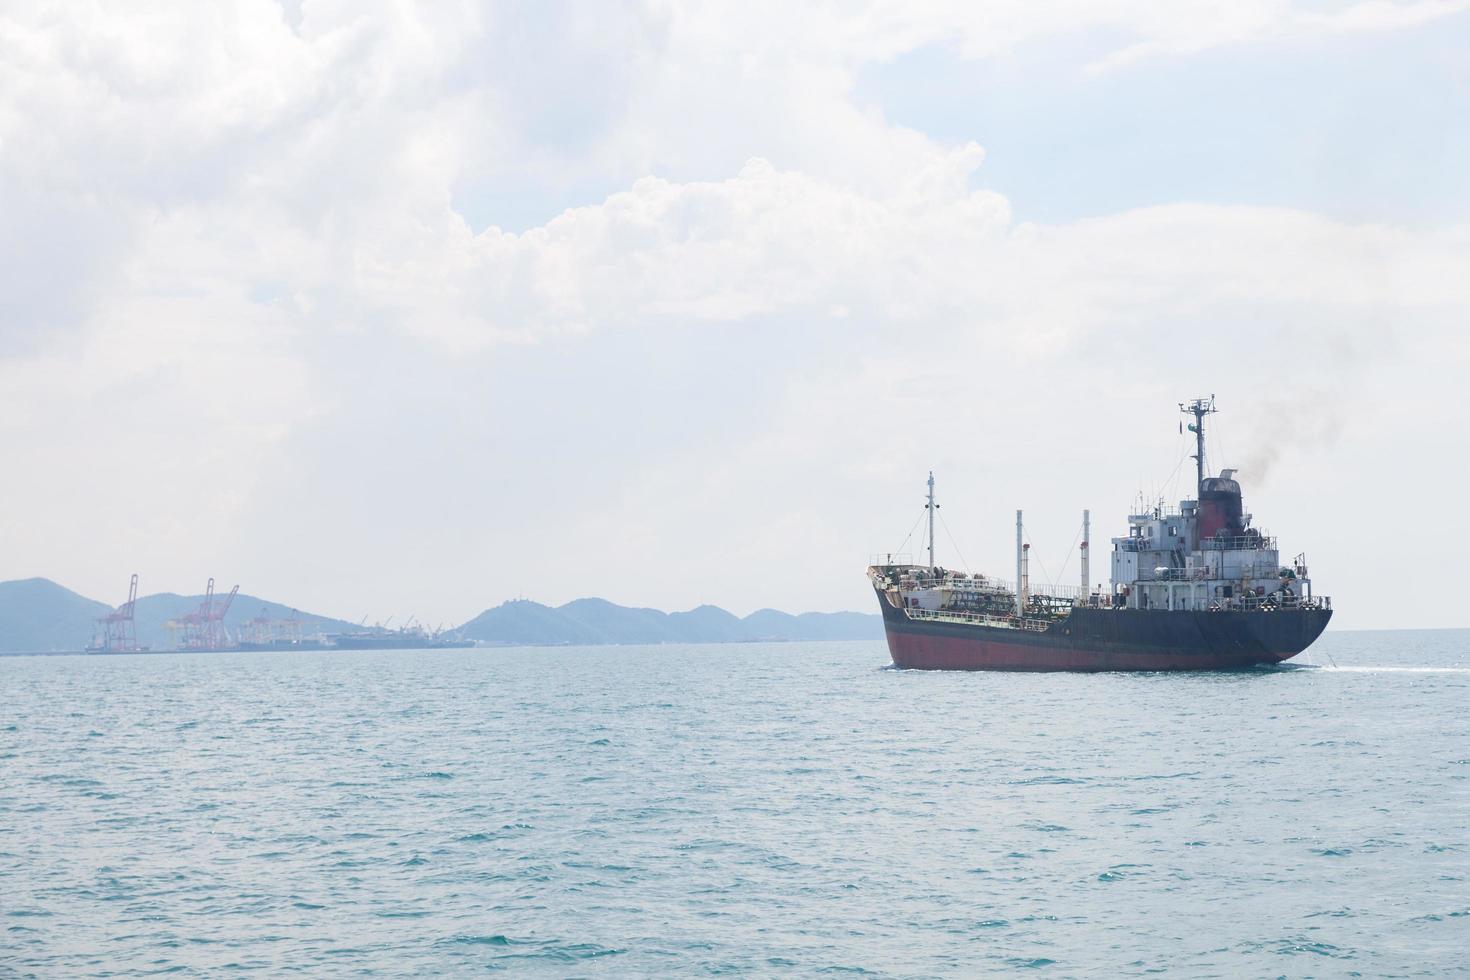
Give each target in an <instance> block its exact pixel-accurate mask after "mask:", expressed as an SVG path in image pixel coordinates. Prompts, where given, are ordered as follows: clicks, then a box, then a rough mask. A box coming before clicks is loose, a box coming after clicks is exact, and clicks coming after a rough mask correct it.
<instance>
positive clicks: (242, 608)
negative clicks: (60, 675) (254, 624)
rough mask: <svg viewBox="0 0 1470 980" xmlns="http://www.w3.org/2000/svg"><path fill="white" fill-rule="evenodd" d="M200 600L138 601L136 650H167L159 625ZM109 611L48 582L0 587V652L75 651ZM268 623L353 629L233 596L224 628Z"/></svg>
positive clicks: (169, 641) (166, 596)
mask: <svg viewBox="0 0 1470 980" xmlns="http://www.w3.org/2000/svg"><path fill="white" fill-rule="evenodd" d="M203 601H204V596H202V595H196V596H183V595H175V594H174V593H172V592H161V593H158V594H157V595H148V596H139V597H138V605H137V607H136V609H135V611H134V615H135V617H136V625H137V631H138V645H139V646H143V647H147V648H150V649H153V650H169V649H172V648H173V645H174V644H173V638H172V637H171V636H170V634H169V631H168V630H167V629H165V628H164V623H166V622H168V621H169V620H171V619H178V618H179V617H181V616H184V615H186V614H188V613H191V612H193V611H194V610H196V609H198V608H199V604H200V603H202V602H203ZM112 610H113V607H112V606H109V605H107V604H106V603H104V602H97V601H96V600H95V599H88V598H87V597H85V596H81V595H78V594H77V593H75V592H73V591H71V590H70V589H67V588H64V587H63V586H60V585H57V584H56V583H55V582H52V581H51V580H50V579H44V578H29V579H21V580H17V581H13V582H0V652H3V653H48V652H52V651H68V650H81V649H83V648H85V647H86V646H87V644H89V643H91V642H92V638H93V635H94V633H95V630H96V627H97V623H96V620H97V617H99V616H105V615H107V614H108V613H110V612H112ZM262 615H263V616H265V617H266V618H268V619H289V618H292V617H294V618H295V619H296V620H298V621H299V622H300V623H301V629H302V632H303V633H305V634H311V633H315V632H318V631H321V632H325V633H340V632H344V631H348V630H355V629H357V624H355V623H348V622H345V621H343V620H340V619H333V618H331V617H330V616H315V615H312V614H309V613H299V612H297V611H296V610H294V609H292V608H291V607H290V606H286V605H282V604H281V603H279V602H271V601H269V600H267V599H261V598H258V597H256V596H251V595H238V596H236V597H235V601H234V602H233V603H232V604H231V606H230V611H229V612H228V613H226V614H225V627H226V628H227V629H228V630H229V631H230V633H231V634H232V635H236V636H238V635H239V632H240V628H241V627H242V626H244V624H245V623H246V622H247V621H248V620H251V619H254V618H256V617H257V616H262Z"/></svg>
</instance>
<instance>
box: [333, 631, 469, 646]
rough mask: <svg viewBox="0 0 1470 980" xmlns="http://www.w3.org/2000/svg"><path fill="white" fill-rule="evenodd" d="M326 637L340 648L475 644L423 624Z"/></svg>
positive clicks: (454, 634) (456, 635)
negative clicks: (431, 629) (426, 627)
mask: <svg viewBox="0 0 1470 980" xmlns="http://www.w3.org/2000/svg"><path fill="white" fill-rule="evenodd" d="M327 639H328V642H330V643H331V645H332V646H334V647H336V648H337V649H338V650H462V649H468V648H470V647H473V646H474V645H475V641H474V640H467V639H465V638H464V637H462V636H460V635H458V634H456V633H445V632H443V631H435V632H430V631H429V630H426V629H424V628H423V627H422V626H402V627H399V628H398V629H396V630H387V629H373V630H362V631H360V632H356V633H336V634H332V635H330V636H328V637H327Z"/></svg>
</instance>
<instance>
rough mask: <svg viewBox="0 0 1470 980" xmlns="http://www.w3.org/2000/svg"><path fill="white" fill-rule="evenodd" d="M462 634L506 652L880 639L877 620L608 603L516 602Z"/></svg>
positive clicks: (864, 615)
mask: <svg viewBox="0 0 1470 980" xmlns="http://www.w3.org/2000/svg"><path fill="white" fill-rule="evenodd" d="M459 631H460V632H461V633H463V634H464V635H465V636H466V637H469V638H470V639H472V640H479V641H480V642H481V643H494V644H501V645H507V646H558V645H573V644H575V645H583V644H586V645H593V644H604V643H731V642H749V641H755V640H778V641H779V640H876V639H882V637H883V621H882V617H880V616H878V615H877V614H876V613H854V612H840V613H802V614H801V615H799V616H793V615H791V614H790V613H784V612H779V611H777V610H775V609H762V610H759V611H758V612H753V613H751V614H750V615H749V616H746V617H745V618H744V619H741V618H739V617H737V616H735V615H734V614H732V613H729V612H726V611H725V610H723V609H721V608H719V607H718V606H699V607H698V608H696V609H691V610H689V611H687V612H675V613H665V612H660V611H659V610H657V609H642V608H632V607H629V606H619V605H617V604H616V603H612V602H608V601H607V600H606V599H574V600H573V601H571V602H568V603H567V604H566V605H563V606H556V607H552V606H544V605H542V604H541V603H539V602H532V601H530V600H528V599H517V600H514V601H511V602H506V603H502V604H501V605H499V606H496V607H495V608H493V609H487V610H485V611H484V612H482V613H480V615H478V616H476V617H475V618H474V619H472V620H470V621H469V622H467V623H465V624H464V625H463V626H461V627H460V628H459Z"/></svg>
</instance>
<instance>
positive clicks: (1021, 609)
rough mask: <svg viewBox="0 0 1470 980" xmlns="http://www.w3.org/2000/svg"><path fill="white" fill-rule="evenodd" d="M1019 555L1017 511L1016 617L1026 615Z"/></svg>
mask: <svg viewBox="0 0 1470 980" xmlns="http://www.w3.org/2000/svg"><path fill="white" fill-rule="evenodd" d="M1021 554H1022V544H1021V512H1020V511H1019V510H1018V511H1016V615H1017V616H1024V615H1026V596H1025V590H1024V589H1023V588H1022V585H1021V576H1022V574H1023V572H1022V569H1021V562H1022V557H1021Z"/></svg>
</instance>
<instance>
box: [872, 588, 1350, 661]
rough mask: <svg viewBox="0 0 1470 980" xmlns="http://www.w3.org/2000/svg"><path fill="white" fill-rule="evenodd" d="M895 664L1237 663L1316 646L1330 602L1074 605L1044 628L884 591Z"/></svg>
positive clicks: (882, 600) (882, 601)
mask: <svg viewBox="0 0 1470 980" xmlns="http://www.w3.org/2000/svg"><path fill="white" fill-rule="evenodd" d="M878 604H879V606H880V607H881V609H882V611H883V625H884V629H885V631H886V632H887V635H888V650H889V653H890V654H891V655H892V657H893V662H894V664H895V665H896V666H899V667H905V668H913V669H920V670H1011V671H1046V670H1072V671H1102V670H1238V669H1241V668H1245V667H1254V666H1258V665H1261V664H1276V663H1281V662H1282V661H1284V660H1289V659H1290V658H1292V657H1294V656H1296V655H1297V654H1298V653H1301V652H1302V651H1303V650H1305V649H1306V648H1307V647H1309V646H1311V645H1312V643H1313V642H1314V641H1315V640H1316V639H1317V637H1319V636H1321V635H1322V631H1323V630H1324V629H1326V628H1327V622H1328V620H1330V619H1331V618H1332V610H1331V609H1315V608H1313V609H1275V610H1271V611H1261V610H1251V611H1246V610H1225V611H1219V612H1209V611H1205V610H1164V609H1092V608H1077V609H1073V610H1072V611H1071V612H1070V613H1069V614H1068V615H1067V616H1065V617H1063V618H1061V619H1059V620H1057V621H1056V622H1054V623H1052V624H1050V625H1049V626H1048V627H1047V628H1046V629H1045V630H1040V631H1038V630H1029V629H1012V628H1008V627H1000V626H987V625H983V624H980V623H971V622H948V621H944V620H936V619H927V618H911V617H910V616H908V615H907V614H906V613H905V612H904V610H903V609H901V608H899V607H897V606H895V605H893V604H892V603H891V602H889V601H888V599H887V597H886V596H885V595H884V594H883V593H881V592H880V593H878Z"/></svg>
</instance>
